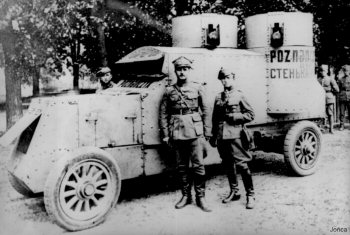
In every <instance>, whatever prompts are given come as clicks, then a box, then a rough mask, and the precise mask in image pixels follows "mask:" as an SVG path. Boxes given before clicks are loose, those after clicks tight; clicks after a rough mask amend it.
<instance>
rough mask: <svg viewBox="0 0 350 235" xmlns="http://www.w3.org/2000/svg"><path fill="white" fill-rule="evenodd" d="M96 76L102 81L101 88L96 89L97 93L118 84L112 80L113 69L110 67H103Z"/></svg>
mask: <svg viewBox="0 0 350 235" xmlns="http://www.w3.org/2000/svg"><path fill="white" fill-rule="evenodd" d="M96 77H97V78H98V79H99V81H100V88H98V89H97V90H96V93H99V92H101V91H103V90H106V89H110V88H113V87H115V86H116V84H115V83H114V82H113V81H112V73H111V69H110V68H108V67H102V68H101V69H100V70H99V71H98V72H97V73H96Z"/></svg>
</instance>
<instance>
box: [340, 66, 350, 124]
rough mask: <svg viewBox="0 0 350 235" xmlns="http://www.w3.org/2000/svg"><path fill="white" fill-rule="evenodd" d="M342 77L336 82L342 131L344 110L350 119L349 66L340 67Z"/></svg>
mask: <svg viewBox="0 0 350 235" xmlns="http://www.w3.org/2000/svg"><path fill="white" fill-rule="evenodd" d="M342 70H343V73H344V75H343V77H341V78H340V79H339V81H338V84H339V109H340V128H339V130H344V119H345V110H346V109H347V110H348V118H350V65H344V66H343V67H342Z"/></svg>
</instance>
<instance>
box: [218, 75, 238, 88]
mask: <svg viewBox="0 0 350 235" xmlns="http://www.w3.org/2000/svg"><path fill="white" fill-rule="evenodd" d="M220 81H221V83H222V85H223V86H224V88H229V87H234V85H235V78H234V75H233V74H228V75H225V77H224V78H223V79H221V80H220Z"/></svg>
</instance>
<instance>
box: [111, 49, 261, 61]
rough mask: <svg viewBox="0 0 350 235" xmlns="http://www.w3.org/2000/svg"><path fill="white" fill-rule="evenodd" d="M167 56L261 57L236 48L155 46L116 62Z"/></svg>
mask: <svg viewBox="0 0 350 235" xmlns="http://www.w3.org/2000/svg"><path fill="white" fill-rule="evenodd" d="M165 54H203V55H205V54H210V55H228V54H229V55H261V56H263V55H262V54H260V53H256V52H253V51H249V50H243V49H234V48H216V49H213V50H211V49H206V48H187V47H186V48H185V47H154V46H144V47H140V48H138V49H136V50H134V51H132V52H131V53H129V54H127V55H126V56H124V57H123V58H122V59H120V60H119V61H117V62H116V64H121V63H131V62H141V61H150V60H159V59H161V58H162V57H163V56H164V55H165Z"/></svg>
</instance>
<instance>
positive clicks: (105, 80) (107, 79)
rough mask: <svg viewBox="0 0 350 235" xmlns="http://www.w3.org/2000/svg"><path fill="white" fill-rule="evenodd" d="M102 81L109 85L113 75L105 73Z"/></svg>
mask: <svg viewBox="0 0 350 235" xmlns="http://www.w3.org/2000/svg"><path fill="white" fill-rule="evenodd" d="M100 79H101V81H102V82H103V83H109V82H110V81H111V80H112V75H111V73H105V74H104V75H103V76H102V77H101V78H100Z"/></svg>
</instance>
